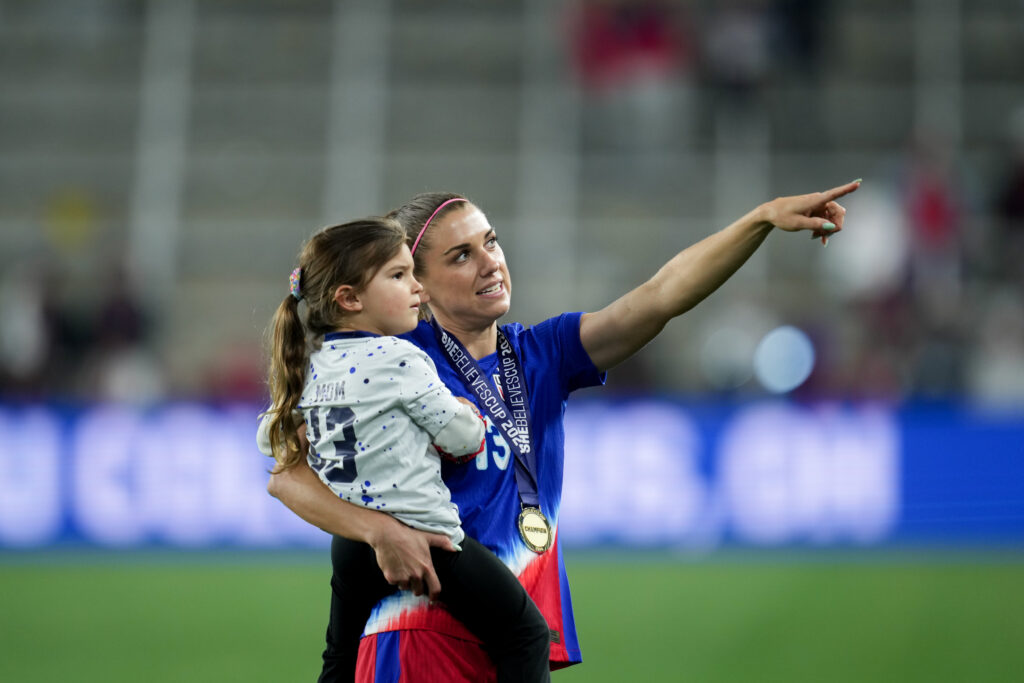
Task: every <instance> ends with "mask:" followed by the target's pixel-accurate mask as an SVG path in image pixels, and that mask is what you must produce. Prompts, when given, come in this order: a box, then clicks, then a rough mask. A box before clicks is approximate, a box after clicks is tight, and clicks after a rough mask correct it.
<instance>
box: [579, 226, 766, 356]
mask: <svg viewBox="0 0 1024 683" xmlns="http://www.w3.org/2000/svg"><path fill="white" fill-rule="evenodd" d="M759 210H760V207H759V208H758V209H755V210H754V211H751V212H750V213H748V214H747V215H746V216H744V217H743V218H741V219H739V220H738V221H736V222H734V223H732V224H731V225H729V226H727V227H725V228H723V229H722V230H720V231H718V232H716V233H715V234H713V235H710V236H708V237H705V238H704V239H702V240H701V241H700V242H697V243H696V244H693V245H691V246H689V247H687V248H686V249H684V250H683V251H681V252H679V253H678V254H676V255H675V256H674V257H673V258H672V259H671V260H670V261H669V262H668V263H666V264H665V265H664V266H662V267H661V268H660V269H659V270H658V272H657V273H656V274H655V275H654V277H652V278H651V279H650V280H648V281H647V282H645V283H644V284H642V285H640V286H639V287H637V288H636V289H634V290H633V291H631V292H629V293H628V294H626V295H625V296H623V297H621V298H619V299H617V300H616V301H614V302H612V303H611V304H610V305H608V306H607V307H605V308H604V309H602V310H601V311H598V312H597V313H591V314H586V315H585V316H584V319H583V320H582V321H581V329H580V338H581V340H582V341H583V346H584V348H585V349H587V352H588V353H589V354H590V358H591V360H592V361H593V362H594V365H596V366H597V367H598V368H599V369H601V370H607V369H609V368H612V367H614V366H615V365H617V364H619V363H620V362H622V361H623V360H625V359H626V358H629V357H630V356H632V355H633V354H634V353H636V352H637V351H639V350H640V349H641V348H642V347H643V346H644V345H645V344H647V342H649V341H651V340H652V339H654V337H656V336H657V335H658V333H659V332H661V330H662V329H664V327H665V324H666V323H667V322H668V321H669V320H671V319H672V318H674V317H676V316H679V315H682V314H683V313H685V312H686V311H688V310H690V309H691V308H693V307H694V306H696V305H697V304H699V303H700V302H701V301H703V300H704V299H705V298H707V297H708V295H710V294H711V293H712V292H714V291H715V290H716V289H718V288H719V287H721V286H722V284H723V283H724V282H725V281H726V280H728V279H729V278H730V277H732V276H733V274H734V273H735V272H736V271H737V270H739V268H740V266H742V265H743V264H744V263H746V261H747V259H749V258H750V256H751V255H752V254H753V253H754V252H755V251H757V248H758V247H759V246H761V244H762V243H763V242H764V240H765V238H766V237H767V236H768V234H769V233H770V232H771V230H772V225H771V223H767V222H765V221H764V220H762V219H761V218H760V216H759V213H758V211H759Z"/></svg>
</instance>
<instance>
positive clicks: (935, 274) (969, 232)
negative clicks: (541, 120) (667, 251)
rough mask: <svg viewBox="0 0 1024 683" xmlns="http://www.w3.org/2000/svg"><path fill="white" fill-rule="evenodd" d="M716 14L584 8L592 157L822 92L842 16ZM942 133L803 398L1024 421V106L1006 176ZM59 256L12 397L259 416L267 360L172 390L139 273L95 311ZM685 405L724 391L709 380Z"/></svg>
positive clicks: (899, 189)
mask: <svg viewBox="0 0 1024 683" xmlns="http://www.w3.org/2000/svg"><path fill="white" fill-rule="evenodd" d="M697 4H699V3H697ZM712 5H714V6H708V7H702V11H701V12H699V13H697V12H691V11H688V8H690V9H692V8H693V7H694V6H695V4H693V3H672V2H657V1H646V0H645V1H637V0H633V1H624V0H618V1H612V0H605V1H603V2H585V3H576V4H574V5H573V12H572V14H571V18H572V21H571V22H570V24H569V31H568V33H567V42H566V48H567V49H566V56H567V59H568V61H569V62H570V64H571V66H572V67H573V69H574V73H575V74H576V76H577V77H578V80H579V84H580V87H581V89H582V91H583V94H584V97H585V98H586V101H587V108H588V112H589V114H588V115H589V117H590V119H591V122H592V123H593V122H594V121H595V120H596V125H594V126H592V127H591V128H590V130H591V132H592V135H591V138H590V139H588V138H587V135H586V134H585V133H584V134H583V136H582V137H583V141H582V144H583V145H584V147H586V145H588V144H600V145H606V146H607V145H612V146H616V145H617V146H619V147H620V148H621V149H626V150H630V151H632V152H635V153H636V154H637V155H644V154H648V153H656V152H657V151H658V150H659V149H661V148H663V147H664V146H665V145H666V144H667V143H671V142H673V141H677V142H678V141H681V144H683V145H684V146H685V144H687V130H689V129H692V128H693V127H694V126H695V125H696V124H694V122H693V121H692V120H690V119H691V118H692V117H693V116H696V114H695V112H696V110H697V107H696V106H694V103H693V98H695V97H696V94H697V93H700V95H701V96H702V97H705V98H712V99H713V100H714V106H715V107H716V108H717V111H718V114H719V115H721V116H725V117H728V116H730V114H729V112H733V113H734V114H735V116H737V117H739V116H742V112H749V111H751V110H756V109H757V107H760V106H763V105H764V103H765V96H766V93H767V92H768V91H769V90H770V88H771V87H772V84H773V83H774V82H778V80H779V79H791V80H793V79H799V80H801V81H802V82H804V83H808V84H812V85H813V84H814V83H815V81H816V79H818V78H819V76H820V74H819V73H817V72H818V68H819V65H820V64H821V60H820V59H819V57H820V51H821V50H822V42H823V41H822V35H823V27H824V26H825V22H826V21H827V11H828V7H829V3H822V2H814V1H813V0H777V1H774V2H769V1H761V2H731V3H720V4H715V3H713V4H712ZM698 29H699V30H698ZM698 36H699V40H698ZM680 98H683V99H688V98H689V99H688V101H686V102H680ZM705 106H706V104H705ZM737 125H740V126H742V122H739V123H738V124H737ZM807 125H815V122H814V117H813V116H808V124H807ZM933 133H934V132H932V131H923V130H919V131H913V132H912V133H910V134H909V135H908V139H907V142H906V145H905V147H904V148H903V149H896V150H892V154H891V160H892V161H891V164H889V165H888V167H887V169H886V173H885V174H884V176H882V177H872V178H871V179H870V183H867V184H866V185H865V187H864V189H863V190H862V192H863V195H864V196H863V197H859V198H858V201H859V202H860V203H859V210H860V214H859V215H857V216H855V217H853V218H852V219H851V220H853V221H855V223H856V228H852V229H851V231H850V233H851V234H850V235H844V236H842V238H846V237H847V236H849V237H850V239H849V240H847V243H844V244H843V245H842V246H839V245H838V244H837V245H836V246H835V247H833V249H832V250H830V252H829V255H828V258H829V268H830V270H829V271H827V272H828V274H829V277H833V278H835V281H836V286H835V287H834V289H835V292H836V298H837V302H838V305H837V306H836V307H834V309H833V310H831V311H830V312H828V313H825V314H823V317H821V318H820V319H818V320H814V321H808V322H807V324H806V328H807V331H808V332H809V333H810V334H811V337H812V338H813V339H814V342H815V346H816V350H817V354H818V363H817V365H816V368H815V371H814V373H813V374H812V375H811V377H810V378H809V380H808V381H807V382H806V383H805V384H804V385H803V386H802V387H800V388H799V389H798V390H797V391H798V393H799V394H800V395H802V396H806V397H810V398H814V397H846V398H852V399H860V398H866V399H876V398H881V399H887V400H891V401H895V402H903V401H909V400H936V399H938V400H945V399H949V400H959V399H962V398H966V399H968V400H971V401H975V402H978V403H982V404H985V405H990V406H1001V407H1016V408H1019V407H1022V406H1024V268H1022V266H1021V263H1022V262H1024V99H1022V101H1021V105H1020V108H1019V109H1017V111H1016V113H1015V114H1014V115H1013V116H1012V117H1011V120H1010V121H1007V122H1006V144H1005V145H1004V146H1003V148H1002V150H1001V155H1002V158H1001V159H1000V163H998V164H996V165H994V166H992V167H986V168H985V169H977V168H973V167H972V166H971V165H970V164H969V163H968V162H967V157H966V155H965V154H964V150H963V149H962V148H960V147H959V146H958V143H956V142H955V141H950V140H948V139H944V138H943V136H942V135H936V134H933ZM42 213H45V210H44V211H43V212H42ZM853 230H857V231H859V232H860V235H859V236H858V237H857V239H854V237H853V235H852V233H853ZM839 241H841V240H840V238H837V242H839ZM55 254H56V252H54V254H48V253H43V254H39V255H38V256H37V257H34V258H31V259H21V260H20V262H19V263H17V264H16V265H14V264H11V263H9V262H8V263H5V264H4V272H3V275H2V278H0V320H2V321H3V324H2V326H0V398H2V399H7V400H11V399H29V400H40V399H44V398H45V399H51V398H58V399H69V400H97V399H101V400H106V399H110V400H129V401H140V400H141V401H147V400H154V399H160V398H165V397H169V396H173V397H176V396H179V395H182V394H186V395H188V394H192V395H195V396H211V395H213V396H217V397H221V398H233V399H244V400H263V398H264V396H263V395H262V392H263V383H262V375H261V373H262V372H263V369H262V366H261V363H260V361H259V359H258V353H254V354H249V355H247V356H244V358H246V359H247V360H246V361H245V362H244V363H241V364H239V365H238V367H234V368H221V370H222V372H212V373H210V374H209V375H208V376H207V384H206V385H204V386H197V387H182V386H180V385H179V384H176V383H175V382H174V381H173V378H170V377H168V369H167V367H166V366H165V365H164V364H163V363H162V361H161V354H160V348H161V347H160V343H159V341H160V340H159V333H160V326H159V319H160V311H159V310H153V304H151V303H147V302H146V301H145V300H144V298H143V297H142V295H141V291H142V290H141V288H140V287H139V282H140V280H139V278H140V277H142V274H140V273H134V272H132V264H130V263H127V262H126V261H125V259H123V258H114V257H112V258H111V259H110V262H108V263H106V264H104V265H103V267H102V268H100V269H99V270H100V272H101V276H100V277H99V280H101V281H97V282H96V283H95V285H96V289H95V292H93V293H92V294H91V295H90V296H87V297H82V296H79V295H78V294H80V293H79V292H69V291H68V288H69V287H73V286H74V285H71V284H69V282H68V280H67V279H66V278H64V277H62V272H61V261H60V259H58V258H56V255H55ZM514 272H515V265H514V264H513V273H514ZM249 342H250V345H251V344H253V343H257V344H258V340H249ZM645 381H648V382H650V385H649V387H650V388H651V389H657V390H660V391H665V390H666V387H660V386H657V385H656V381H657V380H656V379H655V378H653V377H648V378H647V379H646V380H645ZM636 388H637V387H635V386H634V387H631V389H632V390H635V389H636ZM675 389H676V390H678V391H681V392H685V393H690V394H709V395H713V394H715V393H716V392H720V391H721V389H722V387H721V386H716V385H715V383H714V382H713V381H709V380H708V379H707V378H702V377H699V376H695V377H693V378H692V381H691V383H690V384H689V385H688V386H684V387H676V388H675Z"/></svg>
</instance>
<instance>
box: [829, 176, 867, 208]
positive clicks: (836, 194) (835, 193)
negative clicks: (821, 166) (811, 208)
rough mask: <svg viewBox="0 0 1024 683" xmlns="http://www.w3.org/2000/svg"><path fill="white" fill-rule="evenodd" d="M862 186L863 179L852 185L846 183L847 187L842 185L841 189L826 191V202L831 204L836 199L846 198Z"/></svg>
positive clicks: (855, 181)
mask: <svg viewBox="0 0 1024 683" xmlns="http://www.w3.org/2000/svg"><path fill="white" fill-rule="evenodd" d="M860 184H861V179H860V178H857V179H856V180H854V181H853V182H852V183H846V184H845V185H840V186H839V187H833V188H832V189H831V190H825V191H824V192H822V194H823V195H824V196H825V201H826V202H831V201H834V200H836V199H839V198H840V197H844V196H846V195H848V194H850V193H851V192H853V191H854V190H856V189H857V188H858V187H860Z"/></svg>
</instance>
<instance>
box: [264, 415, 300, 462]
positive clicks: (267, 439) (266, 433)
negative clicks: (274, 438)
mask: <svg viewBox="0 0 1024 683" xmlns="http://www.w3.org/2000/svg"><path fill="white" fill-rule="evenodd" d="M292 417H294V418H295V420H296V422H298V423H301V422H302V421H303V417H302V413H301V412H299V411H298V410H293V411H292ZM300 426H301V425H300ZM256 447H257V448H259V449H260V453H262V454H263V455H265V456H267V457H268V458H272V457H274V452H273V450H272V449H271V448H270V413H264V414H263V415H261V416H260V425H259V427H257V428H256Z"/></svg>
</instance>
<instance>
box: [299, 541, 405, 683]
mask: <svg viewBox="0 0 1024 683" xmlns="http://www.w3.org/2000/svg"><path fill="white" fill-rule="evenodd" d="M331 565H332V566H333V568H334V573H333V575H332V576H331V616H330V621H329V622H328V623H327V647H326V649H324V654H323V657H324V666H323V670H322V671H321V672H320V678H319V679H317V680H318V683H341V682H342V681H345V682H346V683H351V681H353V680H355V674H356V659H357V657H358V655H359V638H360V636H361V635H362V633H363V629H364V628H365V627H366V620H367V619H368V618H369V617H370V611H371V610H372V609H373V606H374V605H376V604H377V603H378V602H379V601H380V600H381V599H382V598H384V597H385V596H387V595H389V594H390V593H392V592H394V590H395V587H394V586H392V585H390V584H389V583H388V582H387V581H385V580H384V574H383V573H382V572H381V571H380V567H379V566H377V558H376V556H375V555H374V553H373V548H371V547H370V546H368V545H367V544H365V543H357V542H356V541H350V540H348V539H346V538H342V537H340V536H335V537H334V538H333V539H331Z"/></svg>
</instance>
